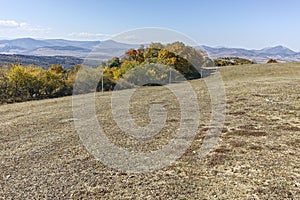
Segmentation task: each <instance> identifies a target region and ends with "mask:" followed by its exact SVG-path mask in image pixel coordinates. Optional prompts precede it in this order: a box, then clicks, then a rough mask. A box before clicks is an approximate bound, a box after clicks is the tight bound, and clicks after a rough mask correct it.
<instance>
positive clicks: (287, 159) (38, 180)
mask: <svg viewBox="0 0 300 200" xmlns="http://www.w3.org/2000/svg"><path fill="white" fill-rule="evenodd" d="M220 73H221V75H222V78H223V81H224V85H225V93H226V121H225V124H224V128H223V130H222V135H221V137H220V139H219V141H218V144H217V146H215V148H214V149H213V150H212V151H211V152H210V153H209V155H208V156H207V157H205V159H204V160H200V159H199V158H198V151H199V149H200V147H201V144H202V141H203V138H204V136H205V133H206V131H207V130H208V128H209V127H210V124H209V119H210V107H211V106H210V96H209V93H208V90H207V87H206V85H205V81H204V80H203V79H202V80H193V81H191V82H190V83H191V85H192V86H193V88H194V90H195V92H196V93H197V95H198V99H199V106H200V112H201V118H200V126H199V128H198V131H197V135H196V137H195V139H194V140H193V142H192V144H191V146H190V147H189V148H188V150H187V151H186V152H185V154H184V155H183V156H182V157H181V158H180V159H178V160H176V162H174V163H172V164H171V165H170V166H167V167H165V168H163V169H160V170H157V171H154V172H151V173H126V172H124V171H116V170H114V169H111V168H109V167H107V166H105V165H104V164H102V163H101V162H99V161H98V160H96V159H95V158H94V157H93V156H92V155H90V154H89V152H88V151H87V150H86V148H85V146H84V145H83V144H82V142H81V140H80V138H79V136H78V135H77V133H76V130H75V126H74V119H73V112H72V97H64V98H58V99H49V100H40V101H31V102H24V103H16V104H7V105H1V106H0V115H1V118H0V198H1V199H211V200H221V199H248V200H250V199H253V200H254V199H268V200H269V199H274V200H275V199H276V200H277V199H300V145H299V143H300V87H299V85H300V63H287V64H265V65H244V66H231V67H224V68H221V69H220ZM209 78H210V77H207V79H209ZM179 84H180V83H179ZM111 94H112V93H111V92H105V93H98V94H97V95H96V99H97V104H96V105H97V106H96V109H97V117H98V121H99V124H100V125H101V126H102V127H103V130H104V131H105V133H106V134H107V137H108V138H109V139H110V140H111V141H113V142H114V143H115V144H117V145H119V146H122V147H123V148H127V149H129V150H130V151H146V152H147V151H153V150H157V149H159V148H161V147H162V146H163V145H164V144H166V143H167V142H168V141H169V140H170V139H171V138H172V137H173V136H174V131H175V130H176V129H177V128H178V126H179V120H180V110H179V103H178V101H177V100H176V98H175V96H174V94H172V92H170V91H169V90H168V89H166V88H165V87H141V88H139V89H137V91H136V92H135V93H134V95H133V96H132V98H131V104H130V113H131V115H132V117H133V118H134V119H135V121H136V123H137V124H139V125H146V124H147V123H149V122H150V118H149V116H148V110H149V105H150V104H151V103H161V104H163V105H164V108H165V109H166V110H167V111H168V116H167V120H166V125H165V127H164V128H163V129H162V131H161V132H160V133H159V134H157V135H155V136H154V137H152V138H149V139H147V140H134V139H133V138H131V137H128V136H127V135H126V134H124V133H123V132H122V131H120V129H119V128H118V127H117V125H116V123H115V122H114V120H113V116H112V112H111V104H110V101H111Z"/></svg>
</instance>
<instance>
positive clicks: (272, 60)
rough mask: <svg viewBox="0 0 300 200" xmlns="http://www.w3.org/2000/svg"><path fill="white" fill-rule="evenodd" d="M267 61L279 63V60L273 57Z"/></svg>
mask: <svg viewBox="0 0 300 200" xmlns="http://www.w3.org/2000/svg"><path fill="white" fill-rule="evenodd" d="M267 63H278V62H277V60H275V59H272V58H271V59H269V60H268V62H267Z"/></svg>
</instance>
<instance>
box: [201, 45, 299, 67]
mask: <svg viewBox="0 0 300 200" xmlns="http://www.w3.org/2000/svg"><path fill="white" fill-rule="evenodd" d="M199 48H201V49H204V50H205V51H206V52H207V53H208V55H209V57H210V58H222V57H240V58H245V59H248V60H251V61H253V62H256V63H265V62H267V61H268V60H269V59H270V58H272V59H275V60H277V61H280V62H297V61H300V53H299V52H294V51H292V50H291V49H289V48H286V47H284V46H275V47H268V48H264V49H261V50H248V49H242V48H226V47H218V48H216V47H208V46H201V47H199Z"/></svg>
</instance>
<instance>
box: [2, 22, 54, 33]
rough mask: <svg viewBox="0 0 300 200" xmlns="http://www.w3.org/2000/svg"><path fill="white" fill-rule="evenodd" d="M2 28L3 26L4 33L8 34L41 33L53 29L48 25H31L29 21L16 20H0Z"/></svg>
mask: <svg viewBox="0 0 300 200" xmlns="http://www.w3.org/2000/svg"><path fill="white" fill-rule="evenodd" d="M0 28H3V30H2V34H7V35H11V34H12V35H19V34H20V35H22V34H23V35H24V34H26V35H30V34H33V35H36V34H41V33H49V32H50V31H51V29H50V28H47V27H42V26H36V25H31V24H28V23H27V22H17V21H15V20H0ZM0 36H1V35H0ZM3 36H5V35H3Z"/></svg>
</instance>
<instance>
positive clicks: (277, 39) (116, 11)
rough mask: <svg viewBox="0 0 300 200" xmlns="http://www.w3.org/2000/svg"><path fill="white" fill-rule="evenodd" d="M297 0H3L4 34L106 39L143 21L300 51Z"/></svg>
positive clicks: (237, 43)
mask: <svg viewBox="0 0 300 200" xmlns="http://www.w3.org/2000/svg"><path fill="white" fill-rule="evenodd" d="M299 8H300V1H297V0H285V1H284V0H281V1H280V0H185V1H183V0H170V1H169V0H151V1H150V0H149V1H146V0H145V1H141V0H85V1H83V0H81V1H80V0H77V1H76V0H26V1H25V0H24V1H22V0H0V38H20V37H33V38H64V39H76V40H104V39H107V38H110V36H112V35H116V34H118V33H120V32H124V31H128V30H131V29H136V28H143V27H160V28H167V29H173V30H176V31H179V32H181V33H183V34H186V35H187V36H189V37H191V38H193V39H194V40H196V41H197V43H199V44H201V45H210V46H228V47H243V48H249V49H260V48H263V47H267V46H275V45H284V46H287V47H289V48H291V49H293V50H297V51H300V37H299V36H300V26H299V25H300V12H299Z"/></svg>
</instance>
